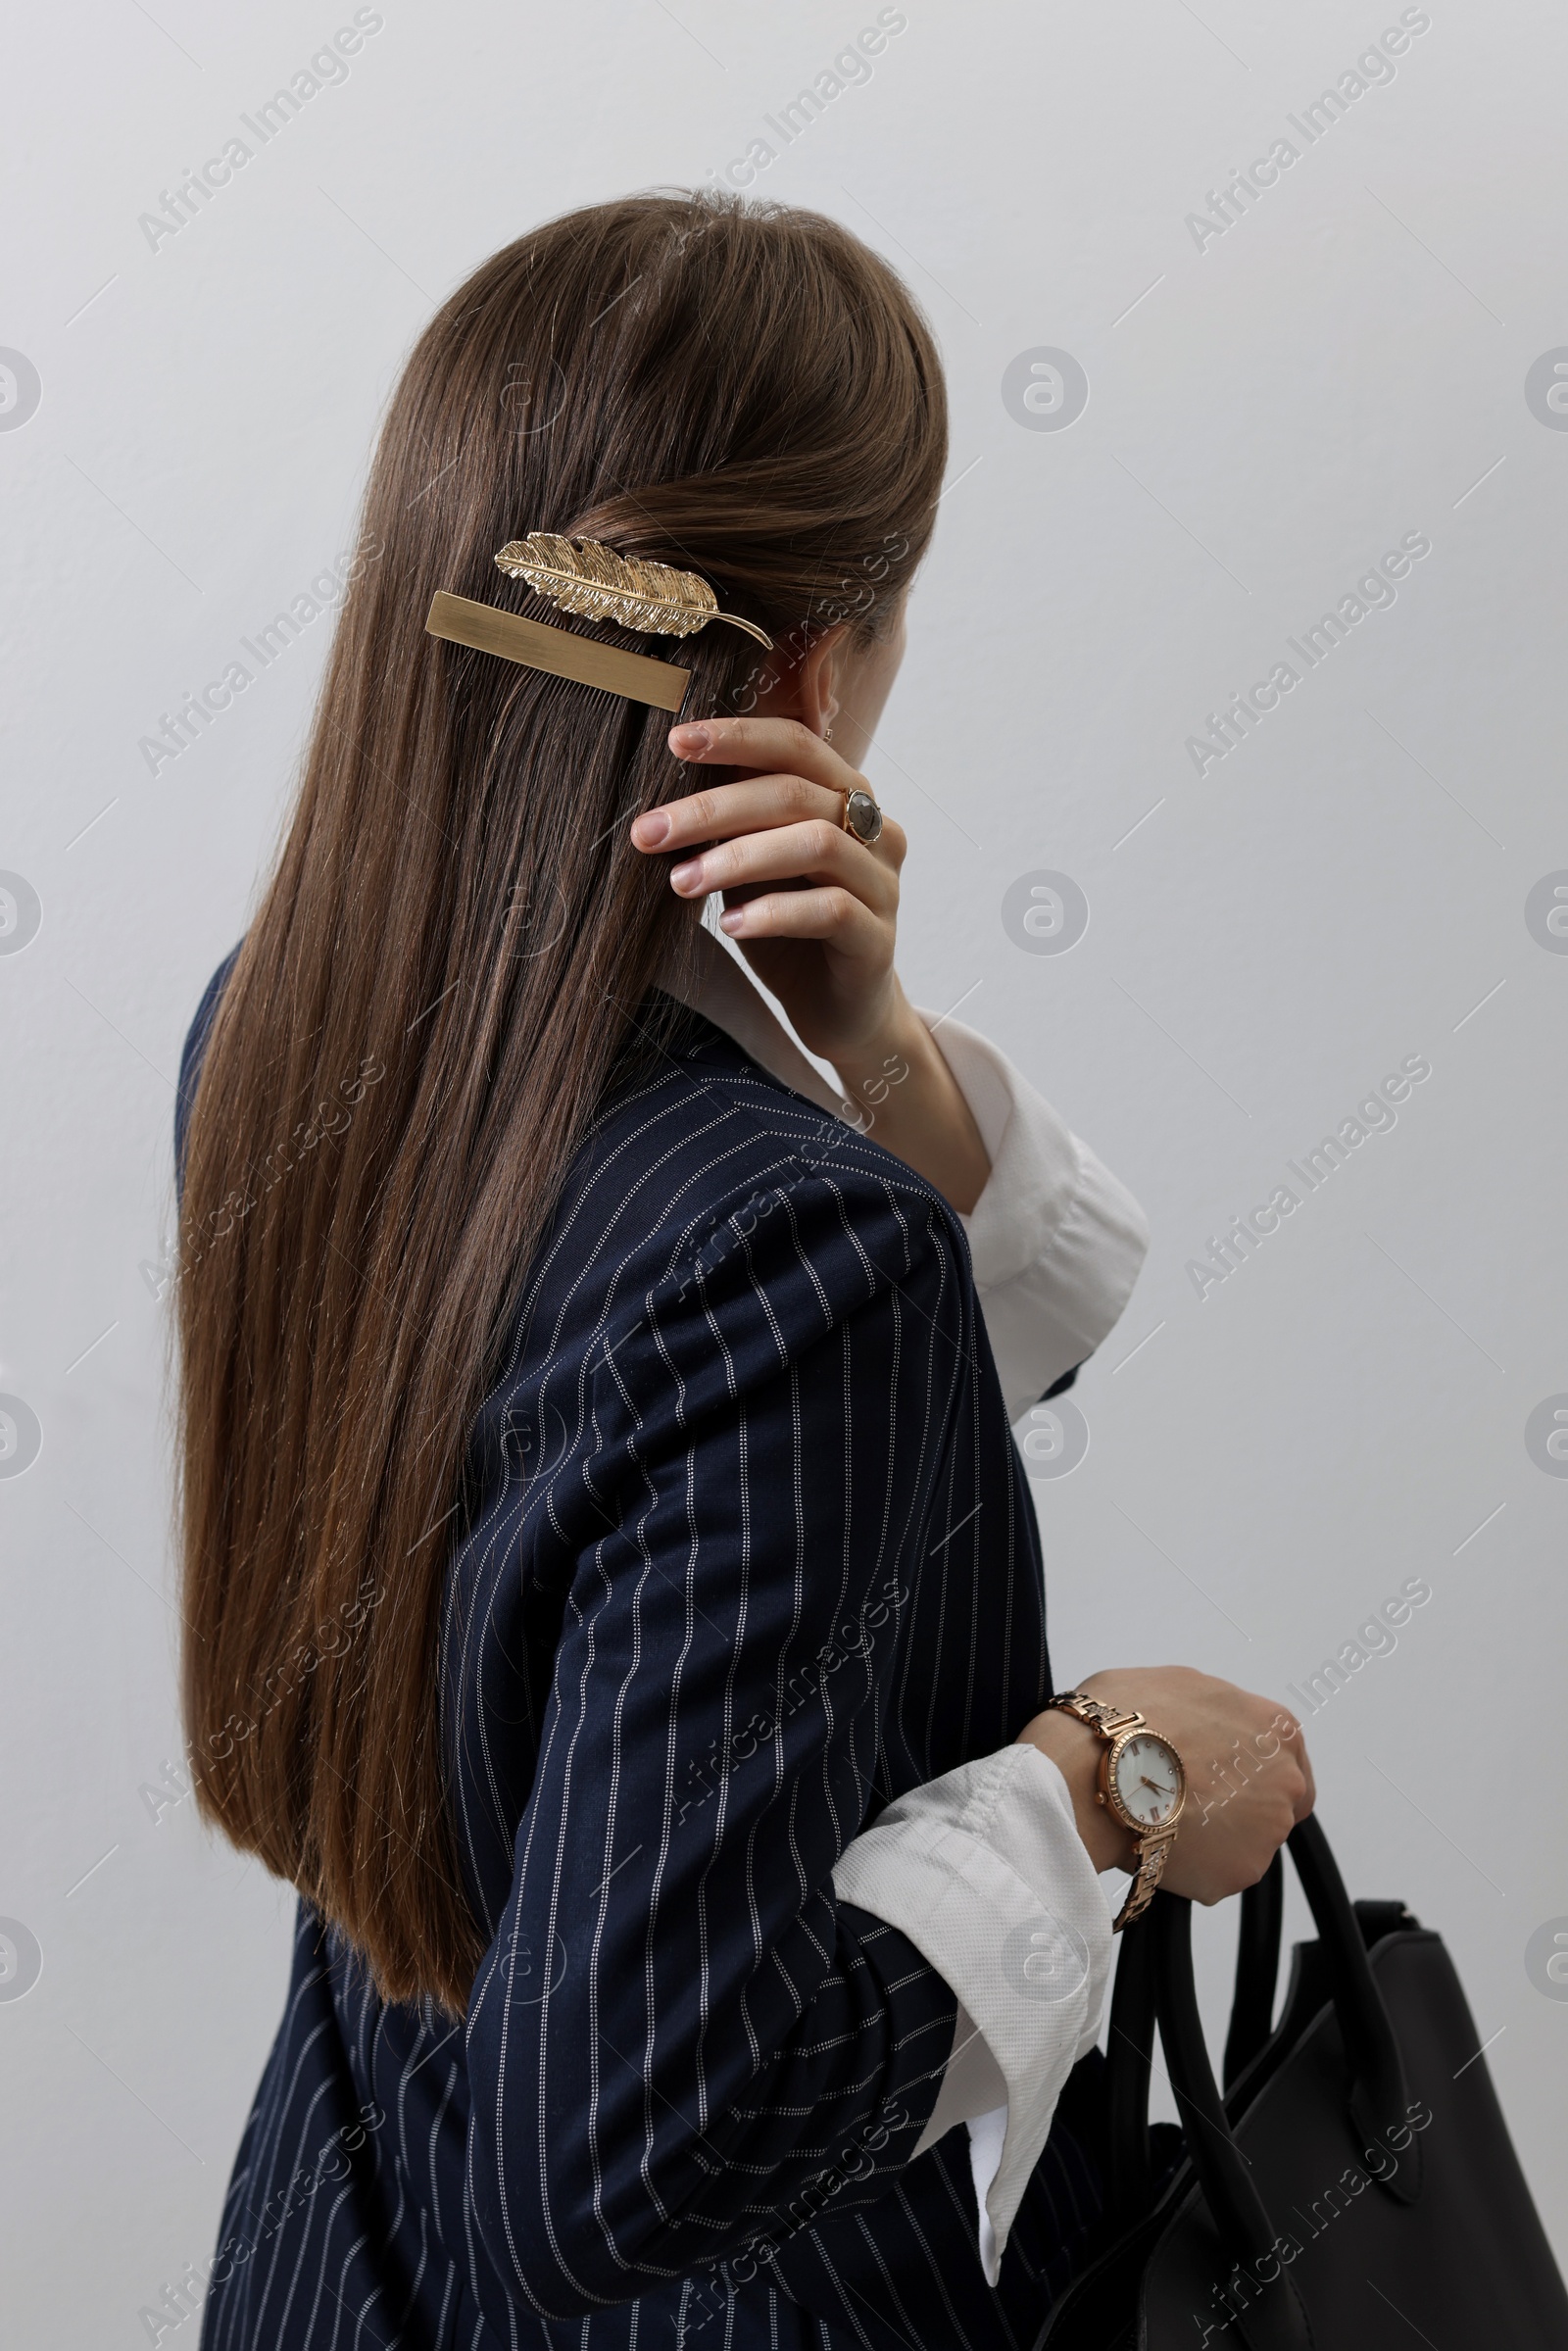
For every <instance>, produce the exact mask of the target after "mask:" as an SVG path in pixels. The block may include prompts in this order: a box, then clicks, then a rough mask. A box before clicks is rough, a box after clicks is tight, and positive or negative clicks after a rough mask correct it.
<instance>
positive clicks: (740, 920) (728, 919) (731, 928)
mask: <svg viewBox="0 0 1568 2351" xmlns="http://www.w3.org/2000/svg"><path fill="white" fill-rule="evenodd" d="M745 922H746V917H745V915H744V914H743V913H742V912H741V909H740V907H739V906H736V907H735V908H734V910H733V911H732V912H731V913H728V914H720V916H719V918H718V927H719V929H720V930H721V931H728V933H729V935H730V937H731V938H732V939H733V938H734V936H735V934H736V932H737V931H738V930H741V929H742V928H743V927H744V925H745Z"/></svg>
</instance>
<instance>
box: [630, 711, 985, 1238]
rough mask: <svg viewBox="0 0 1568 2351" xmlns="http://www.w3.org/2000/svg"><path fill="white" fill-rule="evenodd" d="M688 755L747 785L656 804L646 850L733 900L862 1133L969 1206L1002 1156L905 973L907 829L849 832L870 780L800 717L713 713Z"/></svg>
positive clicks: (638, 839)
mask: <svg viewBox="0 0 1568 2351" xmlns="http://www.w3.org/2000/svg"><path fill="white" fill-rule="evenodd" d="M669 747H670V749H671V751H672V752H673V753H674V754H675V757H676V758H677V759H681V760H686V761H690V762H691V763H693V764H694V765H695V764H701V763H702V762H704V761H708V762H710V763H711V764H712V765H714V766H718V767H731V768H733V767H739V768H741V769H743V770H745V771H747V772H745V773H743V775H742V777H741V779H740V780H739V781H736V782H733V783H720V784H714V785H712V786H711V788H710V789H708V790H707V791H703V792H698V793H694V794H693V795H692V796H691V798H689V799H686V800H677V801H671V802H669V803H667V804H666V805H665V806H664V807H663V808H651V809H650V810H649V811H648V812H647V813H646V814H645V815H642V816H639V817H638V818H637V819H636V821H635V823H634V824H633V825H632V828H631V838H632V841H633V843H634V845H635V846H636V847H637V848H638V849H641V850H646V851H658V852H659V853H661V854H662V855H666V856H667V855H670V854H671V853H684V854H677V855H676V857H675V863H674V865H673V867H672V868H671V871H670V876H669V880H670V887H671V888H672V889H673V890H674V891H675V892H676V893H677V895H678V896H680V897H682V898H690V899H702V898H706V897H707V896H708V895H709V894H710V893H711V892H713V891H717V892H720V893H721V894H722V896H723V900H724V906H725V912H724V914H723V915H722V917H721V918H720V919H721V926H722V928H723V929H724V930H725V931H726V932H727V933H728V934H729V936H730V937H731V938H732V939H734V940H735V941H736V943H737V945H738V946H739V947H740V949H741V952H742V953H743V955H745V956H746V959H747V961H748V962H749V963H750V964H751V965H752V967H753V968H754V970H755V971H756V973H757V976H758V978H759V979H760V980H761V982H762V983H763V985H764V986H765V987H766V988H768V989H769V990H770V991H771V993H772V994H773V995H774V996H775V997H776V998H777V999H778V1001H779V1003H780V1004H782V1005H783V1006H784V1009H785V1011H786V1012H787V1013H788V1015H789V1019H790V1022H791V1025H792V1026H793V1028H794V1030H795V1033H796V1035H797V1036H798V1037H799V1038H800V1040H801V1042H802V1044H803V1045H805V1046H806V1047H807V1049H808V1050H809V1052H811V1053H816V1054H818V1055H819V1056H820V1057H821V1058H822V1059H823V1060H824V1061H831V1062H832V1064H833V1066H834V1068H835V1069H836V1070H837V1071H838V1073H839V1079H840V1082H841V1084H842V1085H843V1087H844V1091H845V1094H846V1096H847V1097H848V1098H849V1102H850V1104H851V1106H852V1109H853V1112H854V1122H855V1124H856V1125H857V1126H858V1127H859V1128H860V1129H861V1130H862V1131H863V1130H864V1129H866V1128H868V1127H874V1128H875V1129H876V1130H877V1140H878V1142H879V1143H883V1144H885V1145H886V1147H887V1149H888V1150H889V1151H894V1152H896V1153H897V1154H898V1156H899V1157H900V1158H902V1159H905V1160H907V1162H908V1163H909V1165H910V1166H912V1167H916V1168H918V1169H919V1170H920V1172H921V1174H922V1175H925V1176H927V1177H929V1178H930V1180H931V1182H932V1183H934V1184H936V1185H937V1186H938V1188H939V1189H940V1190H941V1191H943V1192H944V1193H946V1195H947V1197H948V1198H949V1199H950V1200H952V1201H953V1202H954V1205H955V1206H956V1207H957V1208H960V1209H962V1210H964V1211H967V1210H968V1209H970V1208H972V1207H973V1206H974V1203H975V1201H976V1200H978V1199H979V1197H980V1193H981V1191H982V1189H983V1187H984V1185H985V1181H986V1177H987V1176H988V1175H989V1174H990V1171H991V1165H990V1160H989V1159H988V1157H987V1155H986V1151H985V1146H984V1144H983V1143H982V1142H981V1139H980V1134H979V1130H978V1129H977V1128H976V1126H975V1123H974V1120H973V1117H972V1116H971V1114H970V1111H969V1106H968V1104H967V1102H965V1101H964V1098H963V1096H962V1094H961V1093H960V1092H959V1089H958V1087H957V1085H956V1081H955V1080H954V1077H953V1074H952V1072H951V1071H950V1070H949V1068H948V1065H947V1063H946V1061H945V1060H944V1059H943V1057H942V1054H941V1053H940V1051H939V1050H938V1048H937V1046H936V1045H935V1043H934V1042H933V1040H932V1037H931V1033H930V1031H929V1030H928V1029H927V1027H926V1025H925V1023H924V1021H922V1020H921V1019H920V1017H919V1015H918V1013H916V1012H915V1011H914V1009H913V1007H912V1006H911V1005H910V1004H909V1003H908V1001H907V998H906V996H905V994H904V990H903V988H902V987H901V985H900V983H899V976H898V973H897V971H896V970H895V969H894V963H893V955H894V945H895V938H896V933H897V928H898V911H899V869H900V867H901V866H902V865H903V863H904V858H905V852H906V849H907V842H906V839H905V835H904V829H903V827H902V826H901V825H900V824H898V823H897V822H896V821H895V820H894V819H893V818H892V817H884V819H883V824H882V831H881V835H880V837H879V838H878V839H877V840H876V841H875V842H873V843H869V844H868V843H866V842H863V841H858V840H857V839H856V837H855V835H854V834H853V833H849V832H846V831H845V829H844V803H845V798H846V795H847V794H849V793H851V792H855V791H860V792H865V791H869V789H870V787H869V785H868V784H867V782H866V780H865V778H864V776H863V775H860V774H859V773H858V772H857V770H856V769H855V768H853V767H852V766H851V765H850V764H849V762H848V760H846V759H841V758H840V757H839V755H838V753H837V752H836V751H834V750H833V749H832V747H831V745H829V744H827V743H825V742H824V741H823V740H822V738H821V736H820V735H815V734H813V733H812V732H811V730H810V728H809V727H808V726H805V725H803V724H802V723H801V722H800V721H799V720H798V719H794V718H775V717H753V718H709V719H704V720H702V721H701V722H699V723H697V724H695V725H691V726H677V727H674V728H672V729H671V732H670V737H669Z"/></svg>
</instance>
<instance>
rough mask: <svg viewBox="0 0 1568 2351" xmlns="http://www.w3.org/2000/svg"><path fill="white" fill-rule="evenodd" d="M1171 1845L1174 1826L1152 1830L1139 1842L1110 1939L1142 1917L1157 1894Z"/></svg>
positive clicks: (1174, 1834) (1112, 1924) (1173, 1839)
mask: <svg viewBox="0 0 1568 2351" xmlns="http://www.w3.org/2000/svg"><path fill="white" fill-rule="evenodd" d="M1175 1842H1176V1830H1175V1827H1174V1824H1173V1825H1172V1826H1171V1827H1170V1828H1168V1829H1156V1830H1154V1831H1153V1832H1152V1834H1151V1835H1150V1836H1148V1837H1142V1838H1140V1840H1139V1845H1138V1867H1137V1869H1136V1870H1135V1872H1134V1873H1133V1882H1132V1884H1131V1886H1129V1887H1128V1888H1127V1899H1126V1900H1125V1902H1123V1904H1122V1906H1121V1908H1120V1910H1119V1911H1118V1912H1117V1913H1116V1916H1115V1918H1114V1919H1113V1920H1112V1921H1111V1930H1110V1931H1111V1933H1112V1934H1113V1935H1119V1934H1120V1933H1121V1931H1122V1929H1123V1927H1130V1926H1131V1925H1132V1923H1133V1921H1134V1919H1139V1918H1142V1917H1143V1915H1144V1912H1145V1911H1146V1910H1147V1909H1148V1908H1149V1905H1150V1903H1151V1902H1152V1900H1153V1898H1154V1895H1155V1893H1156V1892H1157V1890H1158V1887H1159V1882H1160V1880H1161V1878H1162V1877H1163V1876H1164V1875H1165V1864H1166V1862H1167V1861H1168V1860H1169V1858H1170V1849H1171V1846H1172V1845H1173V1844H1174V1843H1175Z"/></svg>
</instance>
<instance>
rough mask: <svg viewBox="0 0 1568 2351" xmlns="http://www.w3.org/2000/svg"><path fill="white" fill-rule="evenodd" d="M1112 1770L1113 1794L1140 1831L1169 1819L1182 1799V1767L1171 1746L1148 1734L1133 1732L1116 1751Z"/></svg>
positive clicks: (1145, 1732)
mask: <svg viewBox="0 0 1568 2351" xmlns="http://www.w3.org/2000/svg"><path fill="white" fill-rule="evenodd" d="M1112 1768H1113V1770H1114V1773H1115V1783H1116V1794H1117V1795H1118V1796H1119V1798H1120V1799H1121V1803H1122V1806H1123V1808H1124V1810H1125V1811H1126V1813H1127V1814H1128V1816H1129V1818H1130V1819H1132V1820H1134V1821H1136V1822H1137V1823H1138V1826H1139V1827H1140V1828H1141V1829H1157V1828H1159V1827H1160V1825H1161V1824H1162V1823H1163V1822H1165V1821H1168V1820H1170V1819H1171V1818H1172V1816H1173V1815H1174V1813H1175V1811H1176V1808H1177V1806H1178V1805H1179V1804H1180V1802H1181V1798H1182V1767H1181V1764H1180V1763H1179V1762H1178V1760H1177V1756H1176V1750H1175V1748H1174V1747H1172V1746H1168V1745H1167V1744H1166V1742H1165V1740H1164V1739H1157V1738H1156V1737H1155V1736H1154V1733H1153V1732H1152V1731H1135V1732H1134V1733H1133V1736H1132V1737H1131V1739H1125V1740H1124V1741H1123V1743H1122V1745H1121V1747H1120V1748H1119V1749H1118V1751H1117V1753H1116V1756H1115V1759H1114V1763H1113V1766H1112Z"/></svg>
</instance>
